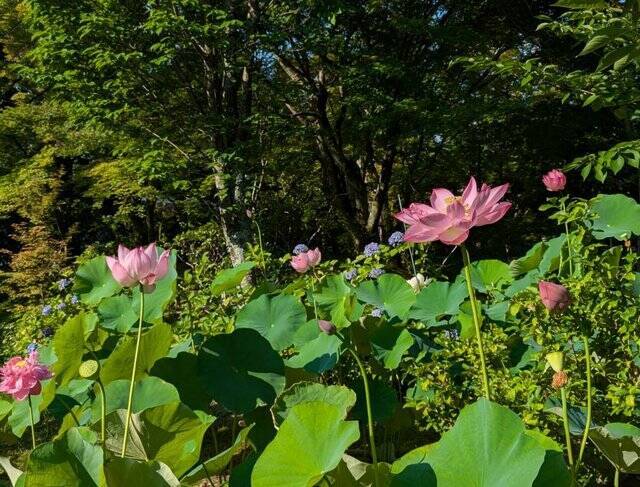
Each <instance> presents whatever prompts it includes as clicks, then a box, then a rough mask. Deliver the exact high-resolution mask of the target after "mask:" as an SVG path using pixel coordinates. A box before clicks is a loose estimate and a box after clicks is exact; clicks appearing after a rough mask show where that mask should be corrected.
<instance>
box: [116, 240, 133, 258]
mask: <svg viewBox="0 0 640 487" xmlns="http://www.w3.org/2000/svg"><path fill="white" fill-rule="evenodd" d="M129 252H131V251H130V250H129V249H128V248H127V247H125V246H124V245H122V244H120V245H118V260H119V261H120V262H124V259H126V258H127V255H129Z"/></svg>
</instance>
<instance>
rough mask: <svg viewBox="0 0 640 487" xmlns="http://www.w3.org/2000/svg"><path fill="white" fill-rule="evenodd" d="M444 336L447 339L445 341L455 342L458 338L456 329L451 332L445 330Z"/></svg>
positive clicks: (458, 334)
mask: <svg viewBox="0 0 640 487" xmlns="http://www.w3.org/2000/svg"><path fill="white" fill-rule="evenodd" d="M444 336H445V337H446V338H447V340H457V339H458V338H459V337H460V333H459V332H458V330H457V329H455V328H452V329H451V330H445V331H444Z"/></svg>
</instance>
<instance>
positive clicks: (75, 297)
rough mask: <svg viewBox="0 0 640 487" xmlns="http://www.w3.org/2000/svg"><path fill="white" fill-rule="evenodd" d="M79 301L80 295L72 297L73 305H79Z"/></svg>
mask: <svg viewBox="0 0 640 487" xmlns="http://www.w3.org/2000/svg"><path fill="white" fill-rule="evenodd" d="M78 301H80V300H79V299H78V295H77V294H74V295H73V296H71V304H78Z"/></svg>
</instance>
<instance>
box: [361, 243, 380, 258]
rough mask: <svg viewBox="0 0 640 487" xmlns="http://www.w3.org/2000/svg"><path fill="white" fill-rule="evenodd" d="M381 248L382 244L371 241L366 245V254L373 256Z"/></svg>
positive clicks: (366, 255)
mask: <svg viewBox="0 0 640 487" xmlns="http://www.w3.org/2000/svg"><path fill="white" fill-rule="evenodd" d="M379 250H380V246H379V245H378V244H377V243H376V242H371V243H368V244H367V245H365V246H364V255H365V257H371V256H372V255H374V254H377V253H378V251H379Z"/></svg>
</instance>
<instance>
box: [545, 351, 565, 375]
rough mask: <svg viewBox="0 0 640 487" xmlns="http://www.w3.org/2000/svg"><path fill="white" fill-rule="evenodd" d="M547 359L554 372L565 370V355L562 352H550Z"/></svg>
mask: <svg viewBox="0 0 640 487" xmlns="http://www.w3.org/2000/svg"><path fill="white" fill-rule="evenodd" d="M546 359H547V362H548V363H549V365H550V366H551V368H552V369H553V371H554V372H560V371H561V370H563V368H564V367H563V364H564V355H563V353H562V352H551V353H548V354H547V356H546Z"/></svg>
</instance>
